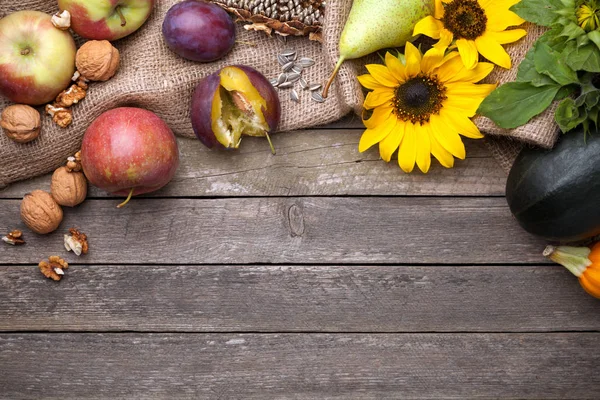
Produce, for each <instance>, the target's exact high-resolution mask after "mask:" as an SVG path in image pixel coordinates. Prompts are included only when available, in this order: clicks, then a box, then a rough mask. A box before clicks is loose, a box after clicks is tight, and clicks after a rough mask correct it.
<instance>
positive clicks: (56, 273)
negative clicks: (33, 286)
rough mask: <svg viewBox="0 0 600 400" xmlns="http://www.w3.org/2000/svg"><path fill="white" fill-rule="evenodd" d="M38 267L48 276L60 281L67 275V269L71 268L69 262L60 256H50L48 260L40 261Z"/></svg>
mask: <svg viewBox="0 0 600 400" xmlns="http://www.w3.org/2000/svg"><path fill="white" fill-rule="evenodd" d="M38 267H39V268H40V272H41V273H42V274H43V275H44V276H45V277H46V278H48V279H52V280H53V281H57V282H58V281H60V280H61V279H62V277H63V276H64V275H65V270H66V269H67V268H69V264H68V263H67V262H66V261H65V260H63V259H62V258H60V257H59V256H50V257H48V261H40V263H39V264H38Z"/></svg>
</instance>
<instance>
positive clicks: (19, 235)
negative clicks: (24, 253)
mask: <svg viewBox="0 0 600 400" xmlns="http://www.w3.org/2000/svg"><path fill="white" fill-rule="evenodd" d="M2 241H3V242H5V243H8V244H10V245H12V246H22V245H24V244H25V241H24V240H23V232H21V231H20V230H18V229H15V230H14V231H12V232H10V233H9V234H8V235H6V236H3V237H2Z"/></svg>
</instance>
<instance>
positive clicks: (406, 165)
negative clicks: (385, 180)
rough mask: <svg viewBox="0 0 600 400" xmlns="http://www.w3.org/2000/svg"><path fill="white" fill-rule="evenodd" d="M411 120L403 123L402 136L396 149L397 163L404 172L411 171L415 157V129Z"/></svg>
mask: <svg viewBox="0 0 600 400" xmlns="http://www.w3.org/2000/svg"><path fill="white" fill-rule="evenodd" d="M417 129H418V128H417V127H416V126H415V125H414V124H413V123H411V122H406V123H405V131H404V137H403V138H402V142H401V143H400V150H398V165H399V166H400V168H402V170H403V171H404V172H406V173H410V172H412V170H413V169H414V168H415V162H416V159H417V132H416V130H417Z"/></svg>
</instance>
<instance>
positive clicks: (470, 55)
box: [456, 39, 479, 69]
mask: <svg viewBox="0 0 600 400" xmlns="http://www.w3.org/2000/svg"><path fill="white" fill-rule="evenodd" d="M456 47H458V52H459V53H460V58H461V59H462V62H463V64H464V65H465V67H467V69H473V68H475V66H476V65H477V61H478V60H479V53H478V52H477V46H476V45H475V42H474V41H473V40H467V39H458V40H457V41H456Z"/></svg>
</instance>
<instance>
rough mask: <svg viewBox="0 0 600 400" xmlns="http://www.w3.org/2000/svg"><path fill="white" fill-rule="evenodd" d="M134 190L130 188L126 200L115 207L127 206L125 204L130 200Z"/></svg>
mask: <svg viewBox="0 0 600 400" xmlns="http://www.w3.org/2000/svg"><path fill="white" fill-rule="evenodd" d="M134 190H135V188H131V190H130V191H129V196H127V199H125V201H124V202H122V203H121V204H119V205H118V206H117V208H123V207H125V206H126V205H127V203H129V200H131V198H132V197H133V191H134Z"/></svg>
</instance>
